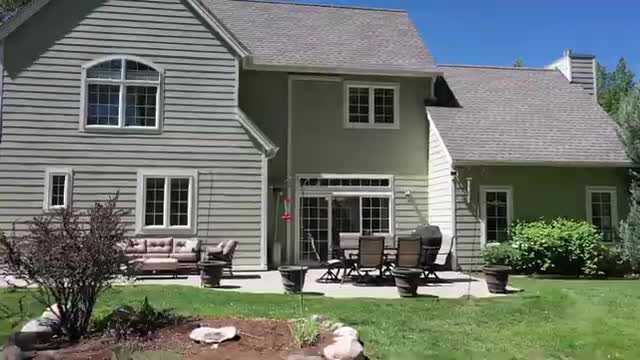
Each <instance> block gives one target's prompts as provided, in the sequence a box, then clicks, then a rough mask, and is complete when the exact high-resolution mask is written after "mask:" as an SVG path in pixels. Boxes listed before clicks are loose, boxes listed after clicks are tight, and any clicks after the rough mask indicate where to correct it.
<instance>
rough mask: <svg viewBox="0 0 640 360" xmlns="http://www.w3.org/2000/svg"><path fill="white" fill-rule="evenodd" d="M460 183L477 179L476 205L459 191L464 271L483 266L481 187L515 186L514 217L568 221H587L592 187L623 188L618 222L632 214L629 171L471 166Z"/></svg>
mask: <svg viewBox="0 0 640 360" xmlns="http://www.w3.org/2000/svg"><path fill="white" fill-rule="evenodd" d="M457 170H458V172H459V176H460V179H462V182H463V183H464V184H466V180H465V179H466V178H469V177H471V178H472V186H471V202H472V204H471V205H469V204H466V202H465V194H464V193H463V191H462V190H461V189H457V192H456V231H457V234H458V241H457V246H456V255H457V259H458V263H459V264H460V265H461V266H463V267H469V266H471V265H474V266H478V265H480V264H481V259H480V224H479V221H478V220H477V219H476V216H475V214H478V211H479V210H476V209H475V206H477V205H476V204H478V203H479V200H480V198H479V188H480V186H483V185H484V186H487V185H489V186H490V185H497V186H507V185H508V186H512V187H513V219H514V220H516V221H517V220H525V221H529V220H537V219H540V218H545V219H553V218H556V217H568V218H573V219H586V216H587V212H586V188H587V186H615V187H616V188H617V189H618V193H617V199H618V218H619V219H620V220H621V219H624V218H625V217H626V215H627V213H628V199H629V197H628V178H627V170H625V169H621V168H556V167H467V168H458V169H457Z"/></svg>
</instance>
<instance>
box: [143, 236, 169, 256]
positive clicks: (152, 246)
mask: <svg viewBox="0 0 640 360" xmlns="http://www.w3.org/2000/svg"><path fill="white" fill-rule="evenodd" d="M172 250H173V238H167V239H147V252H148V253H149V254H158V253H164V254H170V253H171V251H172Z"/></svg>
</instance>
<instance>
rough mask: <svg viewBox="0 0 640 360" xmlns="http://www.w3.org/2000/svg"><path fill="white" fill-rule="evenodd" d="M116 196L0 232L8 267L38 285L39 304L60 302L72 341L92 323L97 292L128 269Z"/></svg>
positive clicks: (64, 325)
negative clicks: (20, 231)
mask: <svg viewBox="0 0 640 360" xmlns="http://www.w3.org/2000/svg"><path fill="white" fill-rule="evenodd" d="M117 199H118V196H117V195H116V196H115V197H113V198H111V199H109V201H107V202H106V203H104V204H102V203H96V204H95V205H94V207H93V208H92V209H90V210H88V211H76V210H74V209H71V208H69V209H66V210H60V211H59V212H56V213H54V214H52V215H45V216H42V217H38V218H35V219H34V220H32V221H31V222H29V231H28V232H27V234H26V235H21V236H18V235H16V234H15V233H14V234H13V235H12V236H11V237H6V236H4V235H2V236H0V249H2V250H3V251H4V253H5V262H6V263H7V264H6V265H7V266H8V267H9V270H10V271H11V272H13V273H15V274H17V276H18V277H20V278H24V279H27V280H28V281H30V282H32V283H34V284H35V285H37V291H34V292H32V293H31V294H33V296H34V297H35V300H36V301H38V302H39V303H40V304H42V305H43V306H45V307H48V306H50V305H52V304H57V305H58V306H57V307H58V308H57V309H54V310H57V315H56V316H57V317H58V320H59V321H60V326H61V328H62V331H63V333H64V335H66V336H67V337H68V338H69V339H70V340H72V341H76V340H78V339H80V338H81V337H82V336H83V335H85V334H86V332H87V330H88V329H89V325H90V321H91V315H92V313H93V308H94V305H95V304H96V301H97V299H98V297H99V296H100V295H101V294H102V293H103V292H104V291H105V290H107V289H108V288H109V287H110V286H111V283H112V281H113V280H114V279H116V278H117V277H119V276H121V275H127V274H128V266H127V263H128V262H127V257H126V254H125V247H126V246H125V245H126V244H127V238H126V237H125V225H124V224H123V223H122V221H121V218H122V217H123V216H124V215H126V213H127V211H125V210H118V209H117V207H116V203H117Z"/></svg>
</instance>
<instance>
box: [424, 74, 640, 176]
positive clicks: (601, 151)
mask: <svg viewBox="0 0 640 360" xmlns="http://www.w3.org/2000/svg"><path fill="white" fill-rule="evenodd" d="M439 68H440V69H441V70H443V71H444V77H445V79H446V80H447V83H448V84H449V86H450V88H451V90H452V91H453V93H454V94H455V96H456V98H457V100H458V102H459V103H460V105H461V107H459V108H444V107H432V106H430V107H428V108H427V110H428V111H429V114H430V115H431V118H432V120H433V122H434V123H435V126H436V128H437V129H438V131H439V132H440V135H441V137H442V139H443V141H444V142H445V144H446V146H447V149H448V150H449V153H450V154H451V157H452V158H453V160H454V162H456V161H457V162H498V163H499V162H506V163H508V162H516V163H517V162H522V163H578V164H580V163H584V164H602V165H607V164H611V165H613V164H621V163H627V162H628V158H627V157H626V155H625V152H624V149H623V146H622V144H621V142H620V140H619V139H618V136H617V133H616V125H615V123H614V122H613V120H611V118H610V117H609V116H608V115H607V114H606V113H605V112H604V111H603V110H602V109H601V108H600V107H599V106H598V105H597V104H596V102H595V101H594V99H593V98H592V97H591V96H590V95H588V94H587V92H586V91H584V90H583V89H582V88H581V87H580V86H579V85H574V84H571V83H569V82H568V81H567V79H566V78H565V77H564V76H563V75H562V73H560V72H559V71H557V70H544V69H522V68H497V67H474V66H439Z"/></svg>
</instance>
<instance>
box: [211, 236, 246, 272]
mask: <svg viewBox="0 0 640 360" xmlns="http://www.w3.org/2000/svg"><path fill="white" fill-rule="evenodd" d="M239 244H240V243H239V242H238V241H237V240H230V241H228V242H227V243H226V244H224V245H218V246H217V247H215V248H211V247H210V248H207V259H208V260H216V261H224V262H225V263H226V265H225V266H224V268H225V269H227V270H229V274H230V275H231V276H233V255H234V254H235V252H236V249H237V248H238V245H239Z"/></svg>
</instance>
